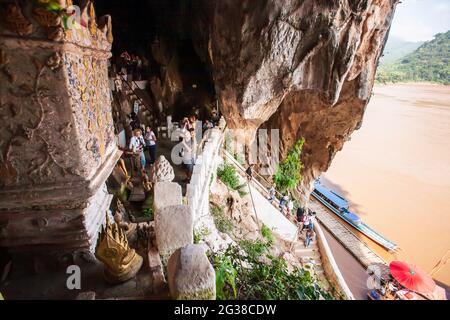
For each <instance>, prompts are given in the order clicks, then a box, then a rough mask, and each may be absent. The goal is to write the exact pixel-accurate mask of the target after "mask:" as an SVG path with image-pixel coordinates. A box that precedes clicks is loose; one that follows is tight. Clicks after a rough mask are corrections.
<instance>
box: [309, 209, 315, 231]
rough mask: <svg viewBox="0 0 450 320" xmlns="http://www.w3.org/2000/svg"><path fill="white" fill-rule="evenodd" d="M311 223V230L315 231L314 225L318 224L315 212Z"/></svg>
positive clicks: (311, 217) (311, 215)
mask: <svg viewBox="0 0 450 320" xmlns="http://www.w3.org/2000/svg"><path fill="white" fill-rule="evenodd" d="M310 221H311V223H310V225H309V229H311V230H314V225H315V224H316V213H315V212H314V211H313V212H312V213H311V214H310Z"/></svg>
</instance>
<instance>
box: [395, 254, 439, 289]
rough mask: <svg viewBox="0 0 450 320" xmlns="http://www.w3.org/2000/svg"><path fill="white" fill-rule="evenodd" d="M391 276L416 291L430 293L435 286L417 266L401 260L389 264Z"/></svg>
mask: <svg viewBox="0 0 450 320" xmlns="http://www.w3.org/2000/svg"><path fill="white" fill-rule="evenodd" d="M389 270H390V271H391V274H392V276H393V277H394V278H395V280H397V281H398V282H399V283H400V284H401V285H402V286H404V287H406V288H407V289H409V290H412V291H415V292H418V293H423V294H426V293H431V292H433V291H434V289H435V288H436V283H435V282H434V280H433V279H432V278H431V277H430V276H429V275H428V274H427V273H426V272H424V271H423V270H421V269H420V268H419V267H418V266H416V265H414V264H410V263H406V262H402V261H392V262H391V263H390V264H389Z"/></svg>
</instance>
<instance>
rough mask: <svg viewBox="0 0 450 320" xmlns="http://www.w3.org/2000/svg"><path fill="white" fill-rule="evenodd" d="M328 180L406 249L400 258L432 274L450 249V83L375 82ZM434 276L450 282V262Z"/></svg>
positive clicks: (325, 180) (370, 221) (378, 228)
mask: <svg viewBox="0 0 450 320" xmlns="http://www.w3.org/2000/svg"><path fill="white" fill-rule="evenodd" d="M322 182H323V183H324V184H325V185H327V186H329V187H332V189H333V190H334V191H337V192H338V193H340V194H342V195H343V196H344V197H345V198H346V199H347V200H349V202H350V204H351V209H353V211H355V212H356V213H358V214H359V215H360V217H361V218H362V219H363V221H365V222H366V223H367V224H368V225H369V226H371V227H372V228H373V229H375V230H376V231H378V232H379V233H381V234H382V235H384V236H385V237H386V238H388V239H390V240H392V241H394V242H395V243H396V244H397V245H398V246H399V247H400V248H401V250H400V251H399V253H398V254H397V258H398V259H401V260H406V261H409V262H411V263H415V264H417V265H418V266H420V267H421V268H422V269H424V270H425V271H427V272H431V270H432V269H433V266H434V265H435V264H436V263H437V262H438V261H439V260H440V259H441V258H442V257H443V256H444V255H445V254H446V252H447V251H448V250H450V86H440V85H431V84H396V85H379V86H375V88H374V95H373V97H372V99H371V101H370V103H369V105H368V107H367V111H366V114H365V116H364V122H363V125H362V127H361V129H360V130H358V131H355V132H354V133H353V135H352V139H351V141H349V142H347V143H346V144H345V145H344V148H343V150H342V151H341V152H339V153H337V155H336V157H335V158H334V160H333V163H332V165H331V167H330V169H329V170H328V171H327V172H326V173H324V174H323V176H322ZM372 247H373V248H374V249H375V250H376V251H377V252H378V253H379V254H380V255H381V256H382V257H384V258H385V259H386V260H387V261H389V260H391V259H393V258H395V257H393V256H390V255H389V254H387V253H386V252H383V250H382V249H381V248H380V247H377V246H376V245H374V244H372ZM433 277H434V278H435V279H436V280H439V281H441V282H443V283H445V284H446V285H450V261H448V263H447V264H446V265H445V266H444V267H443V268H441V270H439V271H438V272H436V273H435V274H433Z"/></svg>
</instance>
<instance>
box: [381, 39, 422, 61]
mask: <svg viewBox="0 0 450 320" xmlns="http://www.w3.org/2000/svg"><path fill="white" fill-rule="evenodd" d="M422 44H423V42H409V41H405V40H403V39H400V38H397V37H392V36H391V37H389V39H388V41H387V42H386V47H385V48H384V51H383V56H382V57H381V58H380V66H381V65H385V64H390V63H393V62H396V61H397V60H400V59H401V58H403V57H404V56H406V55H407V54H409V53H411V52H413V51H415V50H416V49H417V48H419V47H420V46H421V45H422Z"/></svg>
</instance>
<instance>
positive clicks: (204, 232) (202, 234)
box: [194, 227, 211, 243]
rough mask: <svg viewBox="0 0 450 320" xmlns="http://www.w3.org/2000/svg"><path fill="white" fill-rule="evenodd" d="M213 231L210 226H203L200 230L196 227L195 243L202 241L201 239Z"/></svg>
mask: <svg viewBox="0 0 450 320" xmlns="http://www.w3.org/2000/svg"><path fill="white" fill-rule="evenodd" d="M210 233H211V231H209V229H208V228H206V227H203V228H202V229H200V230H196V229H194V243H200V241H201V240H202V239H203V238H204V237H205V236H207V235H209V234H210Z"/></svg>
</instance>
